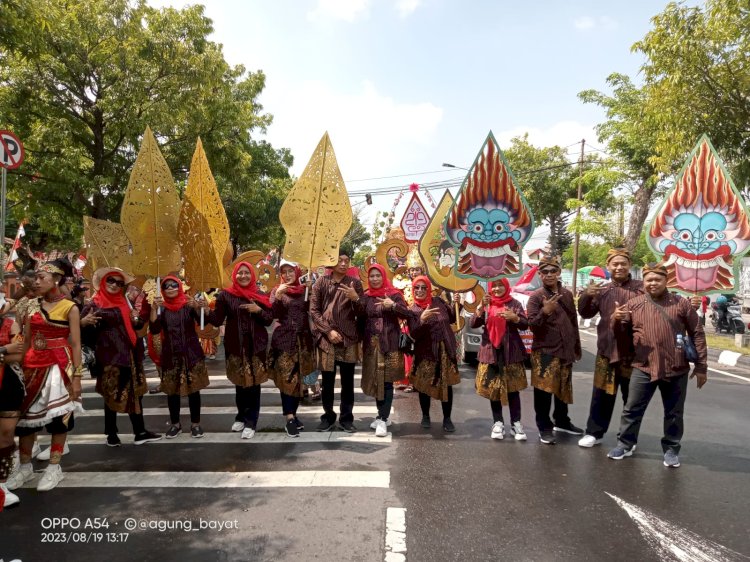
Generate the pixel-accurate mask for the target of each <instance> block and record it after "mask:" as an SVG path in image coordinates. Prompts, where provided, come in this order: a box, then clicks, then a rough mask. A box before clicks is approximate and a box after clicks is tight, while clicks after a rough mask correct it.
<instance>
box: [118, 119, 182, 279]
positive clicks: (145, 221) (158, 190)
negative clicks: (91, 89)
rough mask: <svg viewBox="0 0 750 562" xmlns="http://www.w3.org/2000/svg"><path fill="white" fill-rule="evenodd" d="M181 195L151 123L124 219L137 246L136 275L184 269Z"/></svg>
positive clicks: (135, 167) (125, 204) (134, 257)
mask: <svg viewBox="0 0 750 562" xmlns="http://www.w3.org/2000/svg"><path fill="white" fill-rule="evenodd" d="M179 211H180V198H179V195H178V194H177V188H176V186H175V184H174V180H173V179H172V174H171V172H170V171H169V167H168V166H167V162H166V160H164V156H162V154H161V152H160V151H159V147H158V145H157V144H156V139H155V138H154V134H153V133H152V132H151V129H150V128H149V127H146V132H145V133H144V135H143V143H142V144H141V149H140V151H139V152H138V157H137V158H136V160H135V164H134V165H133V171H132V172H131V173H130V180H129V181H128V187H127V190H126V191H125V199H124V201H123V203H122V210H121V212H120V222H121V223H122V227H123V229H124V230H125V234H126V235H127V237H128V238H129V240H130V243H131V245H132V248H133V254H132V262H131V263H132V269H133V273H135V274H136V275H150V276H153V277H156V278H157V279H158V278H160V277H161V276H162V275H166V274H168V273H170V272H172V271H178V270H179V269H180V248H179V245H178V243H177V220H178V217H179Z"/></svg>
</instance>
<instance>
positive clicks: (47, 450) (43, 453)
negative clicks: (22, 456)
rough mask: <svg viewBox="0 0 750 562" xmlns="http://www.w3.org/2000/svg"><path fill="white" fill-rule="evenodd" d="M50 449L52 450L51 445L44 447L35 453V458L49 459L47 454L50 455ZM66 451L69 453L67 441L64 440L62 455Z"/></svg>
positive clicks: (65, 453)
mask: <svg viewBox="0 0 750 562" xmlns="http://www.w3.org/2000/svg"><path fill="white" fill-rule="evenodd" d="M50 451H52V447H51V446H50V447H48V448H46V449H45V450H44V451H42V452H41V453H37V455H36V460H38V461H48V460H49V456H50ZM68 453H70V447H68V442H67V441H66V442H65V446H64V447H63V455H67V454H68ZM31 456H32V457H33V456H34V453H33V452H32V453H31Z"/></svg>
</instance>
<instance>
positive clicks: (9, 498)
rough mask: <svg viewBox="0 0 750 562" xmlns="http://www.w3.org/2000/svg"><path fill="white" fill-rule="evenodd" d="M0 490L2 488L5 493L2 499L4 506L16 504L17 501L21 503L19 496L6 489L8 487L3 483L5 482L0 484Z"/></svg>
mask: <svg viewBox="0 0 750 562" xmlns="http://www.w3.org/2000/svg"><path fill="white" fill-rule="evenodd" d="M0 490H2V491H3V494H5V499H4V500H3V507H4V508H5V507H10V506H12V505H16V504H17V503H21V500H20V498H19V497H18V496H17V495H15V494H14V493H13V492H11V491H10V490H8V487H7V486H6V485H5V483H2V484H0Z"/></svg>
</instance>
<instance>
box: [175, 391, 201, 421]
mask: <svg viewBox="0 0 750 562" xmlns="http://www.w3.org/2000/svg"><path fill="white" fill-rule="evenodd" d="M167 406H168V407H169V419H170V421H171V422H172V425H178V424H179V423H180V395H179V394H170V395H169V396H167ZM188 407H189V408H190V423H201V393H200V391H196V392H193V393H192V394H188Z"/></svg>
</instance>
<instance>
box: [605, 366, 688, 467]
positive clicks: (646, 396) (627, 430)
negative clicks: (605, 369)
mask: <svg viewBox="0 0 750 562" xmlns="http://www.w3.org/2000/svg"><path fill="white" fill-rule="evenodd" d="M687 384H688V375H687V373H686V374H684V375H679V376H676V377H670V378H666V379H661V380H656V381H652V380H651V375H649V374H648V373H644V372H643V371H641V370H639V369H633V374H632V375H631V376H630V393H629V395H628V402H627V404H625V410H623V412H622V420H621V422H620V433H619V434H618V435H617V439H618V440H619V441H620V443H623V444H624V445H626V446H628V447H632V446H633V445H635V444H636V443H638V433H639V432H640V430H641V422H642V421H643V414H645V413H646V408H647V407H648V404H649V402H651V398H653V396H654V393H655V392H656V389H657V388H658V389H659V392H660V393H661V401H662V404H663V405H664V436H663V437H662V439H661V448H662V450H663V451H664V452H665V453H666V452H667V451H668V450H670V449H671V450H672V451H674V452H675V453H679V452H680V440H681V439H682V434H683V432H684V430H685V425H684V421H683V413H684V411H685V396H686V395H687Z"/></svg>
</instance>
